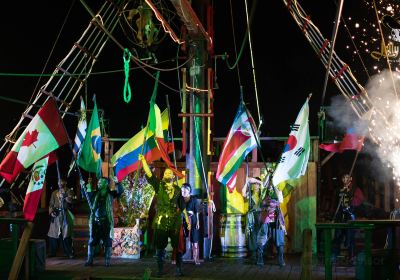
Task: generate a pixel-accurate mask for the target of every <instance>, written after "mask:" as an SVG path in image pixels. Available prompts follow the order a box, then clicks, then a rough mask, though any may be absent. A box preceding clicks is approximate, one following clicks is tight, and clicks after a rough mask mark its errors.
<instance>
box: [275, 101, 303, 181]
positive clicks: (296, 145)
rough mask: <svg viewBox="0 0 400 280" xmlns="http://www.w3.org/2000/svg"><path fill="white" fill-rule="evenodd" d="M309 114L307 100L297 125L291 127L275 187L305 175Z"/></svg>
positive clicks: (276, 173)
mask: <svg viewBox="0 0 400 280" xmlns="http://www.w3.org/2000/svg"><path fill="white" fill-rule="evenodd" d="M308 114H309V108H308V98H307V100H306V102H305V103H304V105H303V107H302V108H301V110H300V112H299V114H298V116H297V118H296V121H295V123H294V124H293V125H292V127H291V131H290V135H289V138H288V141H287V143H286V145H285V147H284V149H283V152H282V155H281V158H280V160H279V163H278V166H277V167H276V170H275V173H274V176H273V178H272V183H273V184H274V186H278V184H279V183H281V182H283V181H286V180H289V179H297V178H299V177H300V176H302V175H304V174H305V172H306V170H307V164H308V158H309V156H310V130H309V126H308Z"/></svg>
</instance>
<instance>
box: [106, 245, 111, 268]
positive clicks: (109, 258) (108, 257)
mask: <svg viewBox="0 0 400 280" xmlns="http://www.w3.org/2000/svg"><path fill="white" fill-rule="evenodd" d="M111 254H112V248H111V247H106V249H105V253H104V265H105V266H111Z"/></svg>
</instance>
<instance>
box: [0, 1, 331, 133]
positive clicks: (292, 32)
mask: <svg viewBox="0 0 400 280" xmlns="http://www.w3.org/2000/svg"><path fill="white" fill-rule="evenodd" d="M97 2H98V1H87V4H88V5H89V6H91V8H92V9H93V10H94V11H96V9H97V6H98V3H97ZM232 2H233V5H234V6H233V7H232V11H233V22H234V28H235V30H234V31H235V39H236V47H237V49H238V50H239V49H240V45H241V43H242V40H243V38H244V35H245V27H246V21H245V17H244V15H245V10H244V6H243V5H244V4H243V2H242V1H232ZM319 2H320V1H305V3H304V4H307V3H311V4H312V5H310V6H311V7H309V8H311V9H309V12H310V14H311V15H312V16H313V17H312V19H313V20H314V21H315V22H316V24H317V25H318V26H319V27H320V28H321V31H322V33H323V34H327V36H328V37H330V34H331V32H332V27H333V25H332V21H333V18H334V15H335V6H334V4H333V2H332V1H323V2H325V3H323V4H322V3H319ZM71 4H72V1H65V0H61V1H48V0H46V1H35V2H31V1H26V3H25V2H24V3H23V4H21V3H15V2H13V1H7V2H5V3H2V8H1V12H0V13H1V17H0V26H1V39H2V44H1V46H0V72H1V73H18V74H22V73H37V74H39V73H41V72H42V70H43V67H44V66H45V64H46V61H47V60H48V59H49V61H48V63H47V66H46V68H45V70H44V73H51V72H52V71H53V70H54V67H55V66H56V64H57V63H58V62H59V61H60V60H61V59H62V58H64V57H65V55H66V54H67V52H68V51H69V50H70V48H71V47H72V44H73V43H74V42H75V41H76V40H78V38H79V37H80V35H81V34H82V32H83V31H84V29H85V28H86V26H87V25H88V23H89V20H90V16H89V14H88V13H87V12H86V11H85V10H84V8H83V6H82V4H81V3H80V2H79V1H75V3H74V5H73V7H72V10H71V13H70V14H69V17H68V18H67V20H66V23H65V26H64V29H63V30H62V32H61V34H59V32H60V29H61V26H62V24H63V22H64V20H65V17H66V15H67V13H68V10H69V8H70V6H71ZM252 4H253V2H252V1H250V2H249V6H250V7H249V10H250V9H251V6H252ZM256 5H257V6H256V12H255V15H254V20H253V22H252V30H251V32H252V33H251V35H252V40H253V42H252V43H253V51H254V59H255V70H256V78H257V86H258V92H259V104H260V110H261V114H262V116H263V118H264V126H263V127H262V136H287V134H288V132H289V125H290V124H291V123H292V122H293V121H294V119H295V118H296V116H297V113H298V112H299V110H300V108H301V106H302V105H303V103H304V102H305V99H306V97H307V96H308V94H309V93H313V97H312V99H311V100H310V125H311V135H316V134H317V131H316V123H317V117H316V114H317V112H318V110H319V106H320V105H321V92H322V88H323V81H324V75H325V70H324V68H323V66H322V64H321V63H320V61H319V60H318V58H317V57H316V55H315V54H314V52H313V50H312V49H311V47H310V46H309V44H308V42H307V41H306V39H305V38H304V35H303V34H302V33H301V32H300V29H299V28H298V27H297V25H296V24H295V22H294V21H293V19H292V18H291V16H290V14H289V12H288V11H287V9H286V7H285V6H284V4H283V2H282V1H258V2H257V4H256ZM304 8H305V9H306V10H308V9H307V8H308V7H307V6H306V5H304ZM230 10H231V8H230V6H229V1H227V0H221V1H215V2H214V31H215V39H214V40H215V49H214V50H215V51H214V53H215V54H216V55H221V54H224V53H227V54H228V55H229V62H230V64H233V63H234V59H235V53H234V43H233V35H232V34H233V30H232V25H231V15H230ZM58 35H59V39H58V41H57V43H56V44H55V41H56V38H57V36H58ZM115 36H116V37H117V38H118V40H119V41H120V42H121V43H122V45H124V46H127V47H130V46H131V45H130V44H129V41H128V40H126V38H125V37H124V35H123V33H122V32H121V29H120V28H119V27H117V29H116V31H115ZM53 47H54V51H53V53H52V55H51V56H50V57H49V55H50V53H51V50H52V48H53ZM177 47H178V46H177V44H175V43H174V42H172V40H171V39H170V38H169V37H168V36H167V37H166V38H165V39H164V40H163V42H162V44H161V45H160V46H159V47H158V48H157V50H156V54H157V56H158V57H159V61H165V60H175V57H176V53H177ZM122 55H123V53H122V51H121V50H120V49H119V48H118V47H117V46H116V45H115V44H114V43H113V42H109V43H108V44H107V45H106V47H105V48H104V50H103V52H102V54H101V56H100V59H99V61H98V62H97V63H96V64H95V67H94V69H93V72H100V71H110V70H118V69H120V70H122V69H123V59H122ZM210 62H211V63H213V62H214V61H213V60H210ZM216 65H217V71H216V77H217V82H218V89H216V90H215V101H214V108H215V119H214V121H215V131H214V134H215V136H217V137H224V136H225V135H226V134H227V132H228V130H229V127H230V126H231V124H232V121H233V117H234V114H235V112H236V110H237V107H238V103H239V94H240V84H239V79H238V73H237V70H236V69H235V70H229V69H228V68H227V66H226V63H225V61H224V60H222V59H217V61H216ZM133 66H135V65H134V64H131V67H133ZM164 66H165V68H169V67H171V66H176V62H175V61H173V62H169V63H168V62H165V63H161V64H160V65H159V67H160V68H163V67H164ZM238 67H239V73H240V80H241V85H242V86H243V88H244V99H245V101H246V103H247V104H248V108H249V110H250V111H251V113H252V115H253V117H254V118H255V120H256V122H257V123H258V116H257V108H256V101H255V93H254V89H253V88H254V85H253V77H252V71H251V64H250V59H249V48H248V44H247V46H246V48H245V50H244V54H243V57H242V59H241V60H240V62H239V66H238ZM152 73H154V71H152ZM47 79H48V77H43V78H42V79H41V81H40V82H39V86H41V85H43V84H44V83H45V82H46V81H47ZM160 79H161V80H162V81H163V82H165V83H166V84H168V85H170V86H171V87H173V88H175V89H178V83H177V73H176V71H172V72H162V73H161V76H160ZM37 82H38V77H12V76H0V88H1V94H0V95H2V96H5V97H12V98H16V99H19V100H21V101H25V102H27V101H28V100H29V98H30V96H31V95H32V94H33V93H34V89H35V86H36V84H37ZM123 82H124V73H123V72H119V73H114V74H103V75H95V74H93V75H91V76H90V77H89V79H88V84H87V94H88V96H89V97H88V99H89V100H90V97H91V96H92V94H96V95H97V102H98V107H99V108H100V109H103V110H104V112H105V118H106V119H109V124H110V125H109V130H110V136H111V137H131V136H132V135H134V134H135V133H136V132H137V131H138V129H139V128H140V127H141V125H143V124H144V123H145V121H146V119H147V112H148V102H149V99H150V95H151V92H152V87H153V83H154V80H153V79H152V78H151V77H149V76H148V75H146V74H144V73H143V71H141V70H133V71H131V73H130V84H131V87H132V100H131V102H130V103H129V104H126V103H125V102H124V101H123V95H122V92H123ZM82 93H83V92H82ZM336 93H337V91H336V88H335V87H334V86H332V85H330V86H329V87H328V92H327V95H328V97H329V96H330V95H332V94H336ZM35 94H36V92H35ZM165 95H168V96H169V101H170V103H171V110H172V117H173V120H174V130H176V133H175V136H176V137H179V136H180V124H181V122H180V119H178V117H177V113H178V112H179V111H180V101H179V100H180V99H179V94H177V93H176V92H173V91H171V90H169V89H167V88H165V87H163V86H162V85H160V87H159V90H158V97H157V103H158V104H159V106H160V107H161V108H162V109H163V108H165ZM328 102H329V98H327V99H326V100H325V103H328ZM75 103H76V104H75V106H76V107H75V108H77V107H78V102H75ZM92 106H93V105H92V103H91V102H89V104H88V107H89V108H91V107H92ZM24 108H25V106H24V105H20V104H13V103H10V102H7V101H3V100H1V101H0V114H1V115H0V119H1V121H2V124H3V125H2V126H1V135H2V136H4V135H5V134H6V133H8V132H10V131H11V129H12V128H13V127H14V125H15V124H16V123H17V120H18V119H19V117H20V114H21V113H22V112H23V110H24ZM65 121H66V124H67V126H68V127H70V126H72V127H73V128H71V137H72V138H73V134H74V129H75V128H74V125H75V123H76V119H74V118H72V120H71V117H67V118H66V120H65Z"/></svg>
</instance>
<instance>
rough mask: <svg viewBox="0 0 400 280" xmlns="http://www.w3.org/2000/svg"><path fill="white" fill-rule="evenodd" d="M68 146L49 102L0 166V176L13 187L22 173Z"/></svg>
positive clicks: (56, 111) (63, 130)
mask: <svg viewBox="0 0 400 280" xmlns="http://www.w3.org/2000/svg"><path fill="white" fill-rule="evenodd" d="M67 142H68V135H67V133H66V131H65V128H64V125H63V123H62V120H61V117H60V114H59V113H58V109H57V106H56V103H55V101H54V100H53V99H52V98H50V99H49V100H48V101H47V102H46V103H45V105H44V106H43V107H42V108H41V109H40V110H39V111H38V113H37V114H36V116H35V117H34V118H33V119H32V120H31V122H30V123H29V125H28V126H27V127H26V128H25V130H24V132H23V133H22V134H21V136H20V137H19V138H18V140H17V142H15V144H14V146H13V147H12V149H11V151H10V152H9V153H8V154H7V155H6V157H5V158H4V159H3V161H2V162H1V163H0V175H1V176H3V177H4V179H5V180H6V181H7V182H8V183H12V182H13V181H14V180H15V178H16V177H17V176H18V175H19V173H20V172H21V171H23V170H24V169H25V168H28V167H29V166H31V165H32V164H33V163H35V162H36V161H38V160H39V159H41V158H43V157H44V156H46V155H47V154H49V153H50V152H52V151H54V150H55V149H57V148H58V147H60V146H62V145H64V144H66V143H67Z"/></svg>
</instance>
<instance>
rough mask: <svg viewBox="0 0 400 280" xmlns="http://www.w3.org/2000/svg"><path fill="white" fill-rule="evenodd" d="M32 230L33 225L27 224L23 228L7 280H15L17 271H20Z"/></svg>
mask: <svg viewBox="0 0 400 280" xmlns="http://www.w3.org/2000/svg"><path fill="white" fill-rule="evenodd" d="M32 229H33V223H32V222H28V223H27V224H26V226H25V229H24V233H23V234H22V237H21V242H20V243H19V246H18V250H17V254H16V255H15V258H14V261H13V264H12V266H11V270H10V274H9V275H8V280H17V279H18V275H19V271H20V270H21V265H22V261H23V260H24V257H25V254H26V252H27V249H28V244H29V238H30V236H31V233H32Z"/></svg>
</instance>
